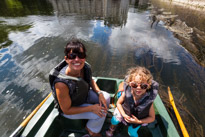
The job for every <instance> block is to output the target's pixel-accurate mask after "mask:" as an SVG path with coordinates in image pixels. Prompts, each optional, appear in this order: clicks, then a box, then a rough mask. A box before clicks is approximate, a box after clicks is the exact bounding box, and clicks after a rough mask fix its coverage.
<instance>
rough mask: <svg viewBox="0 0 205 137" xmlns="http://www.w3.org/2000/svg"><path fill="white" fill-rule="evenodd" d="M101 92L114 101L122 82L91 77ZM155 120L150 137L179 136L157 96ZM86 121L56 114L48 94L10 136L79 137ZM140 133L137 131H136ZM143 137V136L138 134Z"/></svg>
mask: <svg viewBox="0 0 205 137" xmlns="http://www.w3.org/2000/svg"><path fill="white" fill-rule="evenodd" d="M93 79H94V80H95V81H96V82H97V84H98V86H99V87H100V89H101V90H104V91H107V92H108V93H110V95H111V97H112V101H113V102H116V99H115V93H116V92H117V90H118V89H117V88H118V85H119V84H120V83H121V82H122V81H123V79H117V78H106V77H93ZM110 106H111V107H110V108H109V111H108V114H107V117H106V120H105V123H104V125H103V128H102V131H101V133H102V135H103V136H105V131H106V130H107V129H108V128H109V125H110V119H111V117H112V112H113V111H114V105H110ZM154 108H155V114H156V119H155V121H154V122H153V123H150V124H149V125H148V126H147V127H148V130H149V132H150V133H151V134H152V135H151V136H152V137H179V134H178V132H177V130H176V128H175V126H174V124H173V122H172V120H171V118H170V116H169V114H168V112H167V110H166V108H165V106H164V104H163V103H162V100H161V98H160V96H159V95H157V97H156V99H155V101H154ZM85 124H86V120H71V119H67V118H64V117H63V116H61V115H59V112H58V110H57V109H56V108H55V107H54V98H53V96H52V95H51V93H50V94H49V95H48V96H47V97H46V98H45V99H44V100H43V101H42V102H41V103H40V104H39V106H37V108H36V109H35V110H34V111H33V112H32V113H31V114H30V115H29V116H28V117H27V118H26V119H25V120H24V121H23V122H22V123H21V125H20V126H19V127H18V128H17V129H16V130H15V131H14V132H13V133H12V135H11V136H10V137H18V136H20V137H34V136H35V137H82V136H83V135H85V134H87V132H86V130H85ZM139 132H140V130H139ZM114 136H118V137H120V136H121V137H125V136H128V134H127V127H126V126H121V125H119V127H118V128H117V129H116V131H115V133H114ZM139 136H140V137H143V135H139Z"/></svg>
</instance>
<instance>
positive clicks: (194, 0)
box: [165, 0, 205, 11]
mask: <svg viewBox="0 0 205 137" xmlns="http://www.w3.org/2000/svg"><path fill="white" fill-rule="evenodd" d="M165 1H169V2H173V3H176V4H178V5H183V6H188V7H190V8H195V9H198V10H204V11H205V0H165Z"/></svg>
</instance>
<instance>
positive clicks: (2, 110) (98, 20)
mask: <svg viewBox="0 0 205 137" xmlns="http://www.w3.org/2000/svg"><path fill="white" fill-rule="evenodd" d="M154 4H155V3H154ZM155 6H156V5H155ZM155 6H153V5H152V3H149V1H146V0H129V1H128V0H83V1H82V0H61V1H56V0H47V1H46V0H35V1H26V0H21V1H19V0H9V1H0V34H2V35H0V47H1V48H0V67H1V68H0V94H1V97H0V115H1V117H2V119H1V120H0V124H1V125H3V127H1V128H0V133H1V135H2V136H8V135H10V133H11V132H12V131H13V130H14V128H16V127H17V126H18V125H19V123H20V122H21V121H22V118H23V117H24V116H25V115H27V114H28V113H29V112H31V110H33V109H34V108H35V106H37V105H38V104H39V103H40V102H41V100H42V99H43V98H44V97H45V96H46V95H47V94H48V92H49V91H50V87H49V85H48V73H49V71H50V70H51V69H52V68H53V67H54V66H56V64H58V63H59V62H60V61H61V60H62V58H63V56H64V55H63V47H64V45H65V44H66V43H67V40H68V39H69V38H70V37H72V36H76V37H78V38H80V39H81V40H82V41H83V42H84V43H85V45H86V48H87V53H88V57H87V61H88V62H89V63H90V64H91V65H92V70H93V75H94V76H105V77H116V78H123V77H124V75H125V72H126V71H127V69H128V68H130V67H134V66H136V65H141V66H145V67H147V68H149V69H150V70H151V72H152V73H153V75H154V78H155V79H156V80H157V81H158V82H159V83H160V85H161V86H160V88H161V90H160V95H161V96H162V97H163V98H164V100H165V101H164V102H165V103H166V99H167V97H168V96H167V93H166V91H167V86H170V87H171V90H172V92H173V94H174V97H175V99H176V100H179V101H177V107H178V108H179V111H180V114H181V116H182V118H183V120H185V122H186V123H185V124H186V127H187V128H188V132H189V133H190V136H203V134H201V130H202V125H204V122H205V119H204V117H203V112H205V110H204V108H205V106H204V104H205V102H204V93H205V92H204V91H205V89H204V83H205V70H204V48H203V46H202V45H204V32H203V31H202V29H200V28H199V27H197V25H196V24H194V25H193V26H190V25H186V24H188V23H185V20H180V18H182V17H179V16H180V14H177V13H175V12H174V13H172V12H171V13H170V12H168V11H166V10H162V9H161V8H162V7H160V8H157V6H156V7H155ZM149 17H150V18H149ZM200 24H202V23H200ZM194 27H195V28H194ZM190 53H191V54H190ZM99 66H100V67H99ZM167 104H168V102H167ZM167 106H168V105H167ZM168 107H169V106H168ZM187 117H188V118H187ZM11 118H12V119H11ZM13 121H15V123H14V122H13ZM193 121H194V122H193ZM193 123H194V124H193ZM196 123H197V125H196ZM195 131H197V132H195ZM198 131H200V132H198Z"/></svg>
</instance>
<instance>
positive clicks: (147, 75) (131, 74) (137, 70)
mask: <svg viewBox="0 0 205 137" xmlns="http://www.w3.org/2000/svg"><path fill="white" fill-rule="evenodd" d="M137 75H140V76H141V81H146V82H147V83H148V84H149V88H150V85H151V84H152V80H153V76H152V74H151V72H150V71H149V70H148V69H146V68H145V67H141V66H137V67H133V68H130V69H129V70H128V72H127V75H126V83H130V82H132V81H133V80H134V78H135V77H136V76H137Z"/></svg>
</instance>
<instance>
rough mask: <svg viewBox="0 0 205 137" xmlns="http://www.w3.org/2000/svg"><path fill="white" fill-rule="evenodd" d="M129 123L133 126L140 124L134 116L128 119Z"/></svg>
mask: <svg viewBox="0 0 205 137" xmlns="http://www.w3.org/2000/svg"><path fill="white" fill-rule="evenodd" d="M129 123H133V124H142V121H141V120H139V119H138V118H137V117H135V116H134V115H132V117H131V118H130V121H129Z"/></svg>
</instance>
